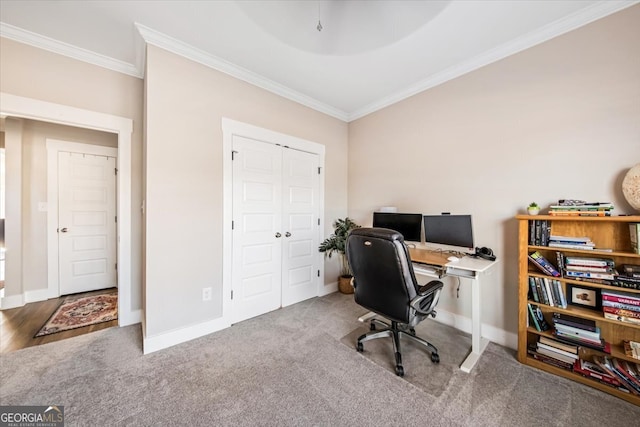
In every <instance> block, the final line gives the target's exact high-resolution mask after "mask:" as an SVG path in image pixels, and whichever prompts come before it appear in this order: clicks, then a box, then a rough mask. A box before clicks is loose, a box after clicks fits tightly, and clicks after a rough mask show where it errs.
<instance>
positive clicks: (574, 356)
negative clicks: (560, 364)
mask: <svg viewBox="0 0 640 427" xmlns="http://www.w3.org/2000/svg"><path fill="white" fill-rule="evenodd" d="M540 349H543V350H548V351H552V352H554V353H557V354H559V355H561V356H566V357H570V358H572V359H577V358H578V355H577V354H576V353H572V352H570V351H564V350H561V349H559V348H557V347H554V346H552V345H547V344H543V343H541V342H538V351H539V350H540ZM543 354H544V353H543Z"/></svg>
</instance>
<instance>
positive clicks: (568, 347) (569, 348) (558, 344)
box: [538, 335, 578, 354]
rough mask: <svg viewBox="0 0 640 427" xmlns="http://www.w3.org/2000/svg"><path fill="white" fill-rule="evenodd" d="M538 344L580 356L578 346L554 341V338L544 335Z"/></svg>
mask: <svg viewBox="0 0 640 427" xmlns="http://www.w3.org/2000/svg"><path fill="white" fill-rule="evenodd" d="M538 342H540V343H542V344H546V345H549V346H552V347H555V348H558V349H560V350H564V351H568V352H569V353H574V354H578V346H577V345H575V344H567V343H563V342H560V341H558V340H554V339H553V338H549V337H545V336H544V335H542V336H541V337H540V339H539V340H538Z"/></svg>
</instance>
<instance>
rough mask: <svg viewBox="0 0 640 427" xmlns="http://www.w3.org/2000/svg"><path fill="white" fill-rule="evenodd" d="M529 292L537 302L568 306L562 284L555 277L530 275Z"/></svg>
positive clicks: (562, 306) (553, 305)
mask: <svg viewBox="0 0 640 427" xmlns="http://www.w3.org/2000/svg"><path fill="white" fill-rule="evenodd" d="M529 293H530V295H531V297H530V298H529V299H533V300H534V301H535V302H539V303H541V304H547V305H550V306H551V307H560V308H567V297H566V295H565V294H564V290H563V289H562V284H561V283H560V282H559V281H558V280H555V279H547V278H546V277H533V276H529Z"/></svg>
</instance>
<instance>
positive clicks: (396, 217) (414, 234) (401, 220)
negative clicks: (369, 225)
mask: <svg viewBox="0 0 640 427" xmlns="http://www.w3.org/2000/svg"><path fill="white" fill-rule="evenodd" d="M373 226H374V227H381V228H389V229H391V230H395V231H397V232H398V233H400V234H402V237H404V240H407V241H411V242H418V243H419V242H420V232H421V231H422V214H412V213H395V212H393V213H392V212H374V213H373Z"/></svg>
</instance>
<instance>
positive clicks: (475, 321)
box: [460, 274, 489, 373]
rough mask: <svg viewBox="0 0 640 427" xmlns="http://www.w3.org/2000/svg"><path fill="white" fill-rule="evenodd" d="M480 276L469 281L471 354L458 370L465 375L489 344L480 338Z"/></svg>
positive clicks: (486, 340)
mask: <svg viewBox="0 0 640 427" xmlns="http://www.w3.org/2000/svg"><path fill="white" fill-rule="evenodd" d="M480 275H481V274H478V275H476V277H475V278H474V279H471V323H472V325H471V353H470V354H469V356H467V358H466V359H465V361H464V362H462V365H460V369H461V370H462V371H463V372H467V373H469V372H471V369H473V367H474V366H475V364H476V362H477V361H478V359H480V356H481V355H482V353H483V352H484V350H485V348H487V345H488V344H489V340H488V339H486V338H483V337H482V319H481V316H480V310H482V305H481V301H480V290H481V289H480Z"/></svg>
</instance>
